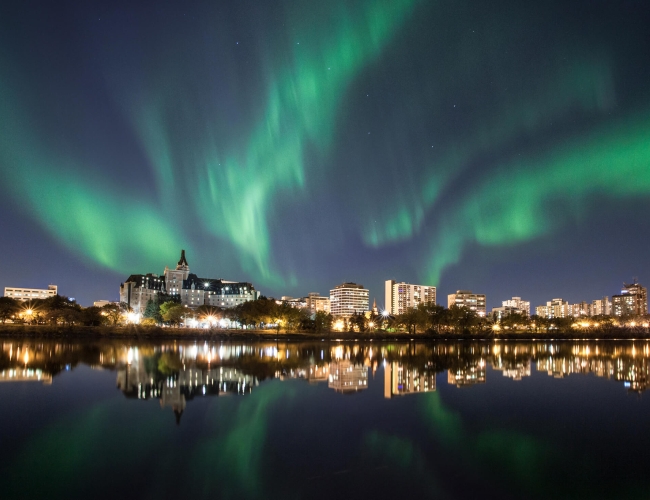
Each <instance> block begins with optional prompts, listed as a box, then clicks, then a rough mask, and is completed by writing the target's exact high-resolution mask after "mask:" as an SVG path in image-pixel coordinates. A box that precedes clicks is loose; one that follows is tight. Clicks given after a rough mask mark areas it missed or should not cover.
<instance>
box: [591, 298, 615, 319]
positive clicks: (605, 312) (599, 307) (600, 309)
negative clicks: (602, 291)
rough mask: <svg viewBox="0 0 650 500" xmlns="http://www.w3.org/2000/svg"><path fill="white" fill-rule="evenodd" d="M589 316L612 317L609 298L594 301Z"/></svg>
mask: <svg viewBox="0 0 650 500" xmlns="http://www.w3.org/2000/svg"><path fill="white" fill-rule="evenodd" d="M591 315H592V316H611V315H612V302H611V301H610V300H609V297H603V298H602V299H598V300H594V301H593V302H592V303H591Z"/></svg>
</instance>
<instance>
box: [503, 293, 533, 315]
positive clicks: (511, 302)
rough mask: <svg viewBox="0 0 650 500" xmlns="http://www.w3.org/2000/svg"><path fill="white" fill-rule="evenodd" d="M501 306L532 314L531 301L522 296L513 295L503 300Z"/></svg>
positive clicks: (513, 310)
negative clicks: (522, 298) (523, 298)
mask: <svg viewBox="0 0 650 500" xmlns="http://www.w3.org/2000/svg"><path fill="white" fill-rule="evenodd" d="M501 306H502V307H505V308H512V309H510V310H511V311H512V312H518V313H520V314H525V315H526V316H530V302H528V301H527V300H521V297H513V298H511V299H508V300H504V301H502V302H501ZM506 310H507V309H506Z"/></svg>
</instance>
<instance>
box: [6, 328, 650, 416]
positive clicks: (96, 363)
mask: <svg viewBox="0 0 650 500" xmlns="http://www.w3.org/2000/svg"><path fill="white" fill-rule="evenodd" d="M79 364H83V365H87V366H90V367H92V368H101V369H108V370H114V371H115V372H116V375H117V387H118V388H119V389H120V390H121V391H122V392H123V393H124V395H125V396H126V397H127V398H129V399H139V400H151V399H157V400H159V402H160V406H161V407H162V408H164V409H166V410H171V411H173V413H174V414H175V415H176V419H177V421H180V417H181V415H182V414H183V412H184V411H185V409H186V407H187V404H188V403H189V402H190V401H192V400H193V399H194V398H203V397H223V396H227V395H246V394H250V393H251V391H253V390H254V388H255V387H257V386H258V385H259V384H260V383H261V382H262V381H264V380H265V379H272V378H276V379H280V380H288V379H299V380H304V381H307V382H309V383H327V386H328V388H330V389H332V390H333V391H336V392H337V393H340V394H355V393H359V392H360V391H364V390H365V389H367V388H368V385H369V383H371V382H370V378H373V377H374V376H375V373H376V370H377V368H378V366H379V365H381V366H383V369H384V381H383V383H384V397H386V398H393V397H395V396H401V395H406V394H420V393H425V392H431V391H435V390H436V375H437V374H438V373H442V374H444V373H445V372H447V373H446V376H447V382H448V384H451V385H453V386H456V387H470V386H473V385H476V384H485V383H486V381H487V370H488V367H489V368H491V369H492V370H493V371H494V372H501V373H502V375H503V376H504V377H507V378H510V379H512V380H515V381H521V380H523V379H525V378H526V377H529V376H531V373H532V371H533V370H536V371H537V372H542V373H546V374H548V375H549V376H551V377H554V378H563V377H567V376H569V375H584V374H594V375H596V376H597V377H602V378H605V379H609V380H615V381H619V382H622V383H623V386H624V387H625V388H627V389H628V390H629V391H632V392H636V393H638V392H642V391H645V390H646V389H647V388H648V384H649V381H650V342H642V343H639V342H631V341H629V342H612V341H610V342H602V341H601V342H492V343H487V342H476V343H473V342H464V343H452V342H441V343H415V342H410V343H379V342H375V343H371V342H368V343H342V342H318V343H313V342H295V343H292V342H273V343H268V342H260V343H250V344H234V343H212V344H207V343H203V344H199V343H194V342H171V343H169V342H167V343H137V345H136V344H135V343H134V345H133V346H129V345H125V344H124V342H123V341H111V340H106V341H99V342H91V341H86V342H81V341H76V342H75V341H65V342H61V341H58V342H56V341H55V342H50V341H33V340H7V341H4V342H2V349H1V351H0V382H27V381H36V382H42V383H44V384H51V383H52V382H53V379H54V378H56V377H57V376H58V375H59V374H60V373H62V372H66V371H69V370H74V368H75V367H76V366H78V365H79Z"/></svg>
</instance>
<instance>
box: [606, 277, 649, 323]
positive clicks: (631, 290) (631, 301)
mask: <svg viewBox="0 0 650 500" xmlns="http://www.w3.org/2000/svg"><path fill="white" fill-rule="evenodd" d="M612 309H613V311H614V316H642V315H645V314H648V289H647V288H646V287H644V286H641V285H640V284H639V283H637V282H636V280H635V281H634V283H632V284H631V285H628V284H627V283H623V289H622V290H621V293H620V295H614V296H612Z"/></svg>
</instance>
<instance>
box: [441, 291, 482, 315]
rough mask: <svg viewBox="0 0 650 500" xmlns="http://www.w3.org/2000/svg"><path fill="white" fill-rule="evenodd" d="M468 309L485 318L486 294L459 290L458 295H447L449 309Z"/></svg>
mask: <svg viewBox="0 0 650 500" xmlns="http://www.w3.org/2000/svg"><path fill="white" fill-rule="evenodd" d="M451 306H459V307H467V308H468V309H471V310H472V311H476V314H478V315H479V316H481V317H485V294H479V293H472V292H471V290H457V291H456V293H451V294H449V295H447V307H451Z"/></svg>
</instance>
